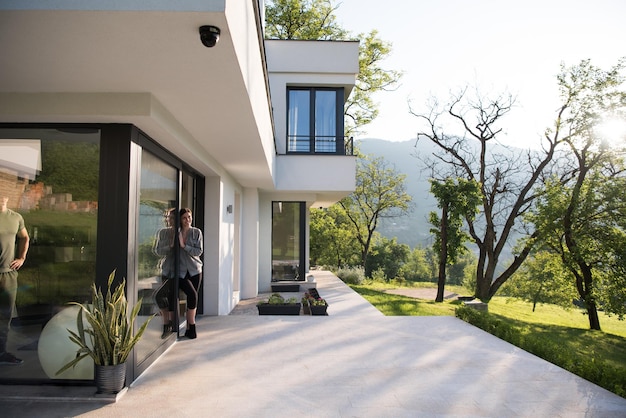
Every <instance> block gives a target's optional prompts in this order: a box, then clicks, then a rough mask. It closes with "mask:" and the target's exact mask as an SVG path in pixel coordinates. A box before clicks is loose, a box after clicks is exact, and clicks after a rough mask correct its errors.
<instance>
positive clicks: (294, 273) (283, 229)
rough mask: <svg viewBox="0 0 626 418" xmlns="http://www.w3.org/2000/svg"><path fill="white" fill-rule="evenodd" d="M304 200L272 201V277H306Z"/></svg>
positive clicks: (275, 279)
mask: <svg viewBox="0 0 626 418" xmlns="http://www.w3.org/2000/svg"><path fill="white" fill-rule="evenodd" d="M304 211H305V205H304V203H303V202H273V203H272V281H274V282H276V281H282V280H304V224H303V222H304V217H305V212H304Z"/></svg>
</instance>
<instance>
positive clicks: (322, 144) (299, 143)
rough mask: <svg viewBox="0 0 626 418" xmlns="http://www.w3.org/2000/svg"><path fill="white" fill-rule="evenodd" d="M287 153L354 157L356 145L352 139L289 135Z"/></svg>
mask: <svg viewBox="0 0 626 418" xmlns="http://www.w3.org/2000/svg"><path fill="white" fill-rule="evenodd" d="M338 143H339V147H338V146H337V145H338ZM287 153H288V154H326V155H328V154H336V155H353V153H354V145H353V141H352V137H349V138H348V137H345V136H339V137H335V136H316V137H313V138H311V137H310V136H303V135H288V136H287Z"/></svg>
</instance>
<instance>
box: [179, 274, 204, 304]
mask: <svg viewBox="0 0 626 418" xmlns="http://www.w3.org/2000/svg"><path fill="white" fill-rule="evenodd" d="M201 282H202V273H200V274H197V275H195V276H190V275H189V272H187V274H186V275H185V278H184V279H180V280H179V281H178V287H180V289H181V290H182V291H183V292H185V295H187V309H196V308H197V307H198V289H200V283H201Z"/></svg>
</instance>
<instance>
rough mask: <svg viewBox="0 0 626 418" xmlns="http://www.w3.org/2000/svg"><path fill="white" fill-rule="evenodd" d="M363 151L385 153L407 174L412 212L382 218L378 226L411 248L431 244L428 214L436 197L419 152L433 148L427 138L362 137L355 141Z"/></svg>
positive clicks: (429, 152) (379, 155)
mask: <svg viewBox="0 0 626 418" xmlns="http://www.w3.org/2000/svg"><path fill="white" fill-rule="evenodd" d="M356 145H357V147H358V149H359V150H360V151H361V152H362V153H363V154H368V155H372V156H375V157H384V158H385V160H387V161H388V162H389V163H390V164H392V165H393V166H394V167H395V169H396V170H397V171H398V172H399V173H402V174H405V175H406V190H407V193H409V194H410V195H411V197H412V198H413V212H412V213H410V214H409V215H408V216H405V217H402V218H393V219H384V220H383V221H382V222H381V223H380V226H379V228H378V229H377V230H378V232H380V233H381V234H382V235H383V236H385V237H387V238H393V237H397V239H398V242H399V243H402V244H407V245H409V246H410V247H411V248H414V247H416V246H418V245H422V246H430V245H431V244H432V237H431V235H430V232H429V230H430V224H429V223H428V214H429V213H430V212H431V211H436V210H437V201H436V200H435V198H434V197H433V196H432V195H431V194H430V185H429V183H428V178H429V173H428V172H427V171H425V170H424V168H425V167H424V164H423V163H422V161H420V159H419V158H418V157H419V156H426V155H429V154H432V153H433V152H434V151H435V147H434V146H433V145H432V144H431V142H430V141H425V140H422V141H418V142H417V143H416V141H415V140H409V141H404V142H391V141H385V140H382V139H362V140H359V141H357V143H356Z"/></svg>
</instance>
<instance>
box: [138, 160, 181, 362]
mask: <svg viewBox="0 0 626 418" xmlns="http://www.w3.org/2000/svg"><path fill="white" fill-rule="evenodd" d="M177 176H178V171H177V169H176V168H175V167H172V166H171V165H169V164H167V163H166V162H164V161H162V160H161V159H159V158H158V157H156V156H154V155H153V154H151V153H149V152H147V151H145V150H143V151H142V154H141V181H140V191H139V193H140V199H139V219H138V231H139V235H138V243H137V258H138V282H137V298H143V301H142V308H141V309H142V310H141V312H140V317H139V318H138V319H137V324H136V327H139V326H141V324H142V323H143V322H144V321H146V320H147V319H148V318H149V317H150V315H152V314H155V313H157V314H160V318H154V319H153V320H152V321H151V322H150V325H149V328H148V330H146V332H145V333H144V335H143V338H142V339H141V340H140V341H139V343H138V344H137V350H136V353H137V363H141V362H142V361H143V360H144V359H145V358H146V357H148V356H149V355H150V354H152V352H154V350H156V349H157V348H158V347H159V346H160V345H161V344H162V343H163V340H164V339H165V338H167V337H169V336H170V334H169V333H168V334H167V335H163V331H164V329H163V325H164V324H166V323H169V322H173V320H174V314H173V311H174V309H175V307H176V299H175V294H174V293H173V290H172V289H173V288H174V280H173V277H174V273H175V272H174V266H175V262H174V257H175V255H174V248H175V247H172V243H173V242H174V241H173V239H174V236H175V234H174V231H175V227H176V220H175V216H176V210H175V208H176V194H177V192H176V184H177ZM172 330H173V331H175V329H172ZM162 337H163V338H162Z"/></svg>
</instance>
